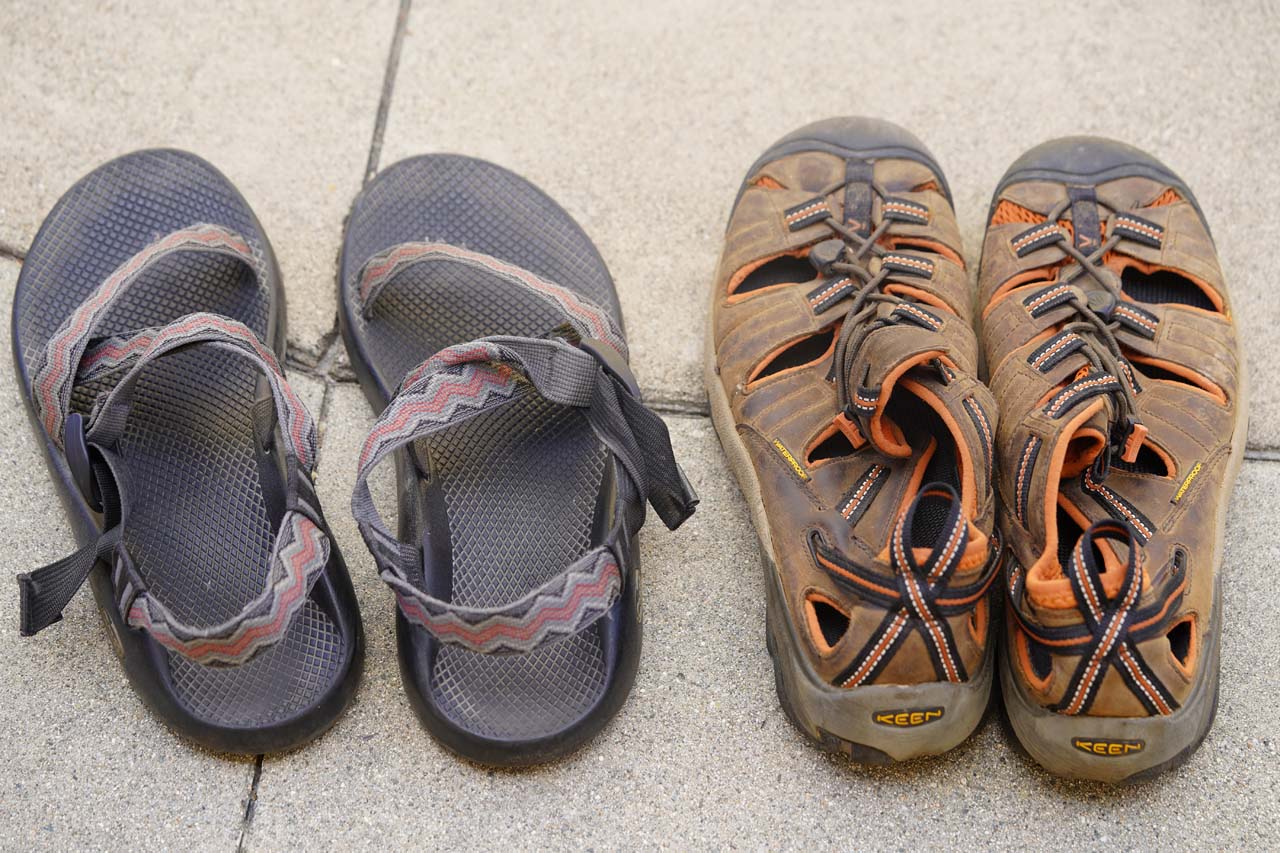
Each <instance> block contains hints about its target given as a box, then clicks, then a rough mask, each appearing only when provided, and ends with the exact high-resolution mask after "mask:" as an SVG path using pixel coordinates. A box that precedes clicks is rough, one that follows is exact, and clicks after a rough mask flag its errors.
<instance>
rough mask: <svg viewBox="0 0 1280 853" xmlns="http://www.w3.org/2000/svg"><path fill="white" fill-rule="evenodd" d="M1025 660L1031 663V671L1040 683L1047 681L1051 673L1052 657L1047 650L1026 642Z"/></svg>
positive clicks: (1035, 643) (1036, 644)
mask: <svg viewBox="0 0 1280 853" xmlns="http://www.w3.org/2000/svg"><path fill="white" fill-rule="evenodd" d="M1025 642H1026V643H1027V658H1028V660H1029V661H1030V663H1031V671H1032V672H1033V673H1034V674H1035V676H1036V678H1038V679H1040V680H1041V681H1048V680H1049V676H1050V675H1051V674H1052V673H1053V656H1052V655H1051V654H1049V650H1048V649H1046V648H1045V647H1044V646H1042V645H1040V644H1039V643H1037V642H1034V641H1031V640H1027V641H1025Z"/></svg>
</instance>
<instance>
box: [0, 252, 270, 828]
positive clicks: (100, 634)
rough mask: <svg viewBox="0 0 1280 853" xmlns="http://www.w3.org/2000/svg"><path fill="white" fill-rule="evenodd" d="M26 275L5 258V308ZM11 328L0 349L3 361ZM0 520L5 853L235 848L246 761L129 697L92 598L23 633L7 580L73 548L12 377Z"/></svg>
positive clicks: (0, 407) (2, 443) (0, 465)
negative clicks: (172, 726) (205, 746)
mask: <svg viewBox="0 0 1280 853" xmlns="http://www.w3.org/2000/svg"><path fill="white" fill-rule="evenodd" d="M17 278H18V265H17V264H16V263H14V262H12V261H8V260H0V294H2V297H0V298H2V299H3V304H5V305H8V304H10V303H11V302H12V300H13V287H14V284H15V282H16V281H17ZM9 347H10V339H9V324H8V323H4V324H0V350H2V351H3V352H4V353H6V354H7V353H8V352H9ZM0 401H2V402H0V511H2V512H3V515H4V519H5V525H4V529H5V541H6V548H7V551H8V556H7V558H6V560H5V563H4V565H5V573H4V577H0V682H2V683H4V684H7V685H9V687H8V689H6V691H5V698H4V701H2V702H0V743H3V746H4V760H3V761H2V762H0V823H3V829H0V849H11V850H18V849H23V850H34V849H61V850H66V849H70V848H79V849H108V848H111V849H130V848H143V847H150V846H153V845H154V844H155V843H156V842H157V841H158V840H163V842H164V845H163V846H166V847H174V848H187V849H192V850H229V849H231V848H232V847H233V846H234V845H235V844H236V842H237V839H238V838H239V834H240V825H241V822H242V816H243V814H244V808H245V803H244V799H245V797H246V795H247V794H248V791H249V784H250V780H251V778H252V775H253V764H252V762H250V761H233V760H229V759H226V758H224V757H222V756H218V755H214V754H212V753H208V752H205V751H203V750H200V749H195V748H193V747H191V746H189V745H188V744H186V743H184V742H182V741H179V740H178V738H176V737H175V736H174V735H172V734H170V733H169V731H168V730H167V729H165V728H164V726H162V725H161V724H160V722H159V721H158V720H156V719H155V718H154V717H152V716H151V715H150V714H149V713H148V712H147V710H146V709H145V708H144V707H143V706H142V703H141V701H139V699H138V698H137V696H135V695H134V693H133V691H132V690H131V689H130V687H129V684H128V681H127V680H126V679H125V676H124V670H123V669H122V668H121V667H120V665H119V663H118V662H117V661H116V659H115V655H114V654H112V652H111V641H110V639H109V637H108V635H107V632H106V630H105V628H104V627H103V624H102V620H101V617H99V615H98V610H97V607H96V606H95V605H94V603H93V595H92V594H91V593H90V592H89V590H88V589H85V590H82V591H81V593H80V595H78V596H77V597H76V598H75V599H74V601H72V603H71V606H70V607H69V608H67V611H66V613H65V614H64V618H63V621H62V622H61V623H60V624H58V625H55V626H53V627H51V628H49V629H48V630H47V631H46V632H45V633H42V634H41V635H40V636H38V637H34V638H28V639H23V638H21V637H19V636H18V620H17V613H18V586H17V584H15V583H14V582H13V578H12V575H13V574H15V573H17V572H22V571H30V570H32V569H35V568H39V567H40V566H42V565H44V564H46V563H50V562H53V561H54V560H57V559H60V558H62V557H65V556H66V555H67V554H68V553H70V552H71V551H73V550H74V549H75V547H76V545H75V539H74V538H73V536H72V534H71V529H70V526H69V525H68V524H67V523H66V521H65V520H64V516H63V510H62V504H61V502H60V501H59V499H58V496H57V494H56V493H55V492H54V489H53V484H52V483H51V482H50V481H49V478H48V475H47V474H46V473H45V467H44V453H43V450H42V449H41V448H40V447H39V446H38V443H37V441H36V439H35V435H34V433H33V432H32V429H31V425H30V424H29V423H28V422H27V415H26V410H25V408H24V406H23V403H22V398H21V396H20V394H19V391H18V387H17V380H16V379H15V377H14V375H13V372H12V371H11V370H8V369H7V368H6V369H4V370H0Z"/></svg>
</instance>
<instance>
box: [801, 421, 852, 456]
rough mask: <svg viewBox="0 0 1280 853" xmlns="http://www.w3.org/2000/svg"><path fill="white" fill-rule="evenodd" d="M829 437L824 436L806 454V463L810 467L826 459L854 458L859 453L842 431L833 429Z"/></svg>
mask: <svg viewBox="0 0 1280 853" xmlns="http://www.w3.org/2000/svg"><path fill="white" fill-rule="evenodd" d="M829 433H830V434H829V435H825V436H823V437H822V438H821V439H819V440H818V441H817V442H816V443H815V444H814V445H813V446H812V447H810V448H809V452H808V453H807V454H805V461H806V462H808V463H809V464H810V465H814V464H816V463H818V462H822V461H824V460H826V459H839V458H840V457H841V456H852V455H853V454H854V453H856V452H857V449H856V448H855V447H854V446H853V443H852V442H851V441H849V439H848V437H847V436H846V435H845V434H844V433H843V432H841V431H840V430H838V429H836V428H834V427H832V428H831V430H829Z"/></svg>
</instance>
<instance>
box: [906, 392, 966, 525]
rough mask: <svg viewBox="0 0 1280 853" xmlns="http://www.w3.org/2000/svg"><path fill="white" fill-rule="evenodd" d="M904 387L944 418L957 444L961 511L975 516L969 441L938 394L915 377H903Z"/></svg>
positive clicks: (943, 420)
mask: <svg viewBox="0 0 1280 853" xmlns="http://www.w3.org/2000/svg"><path fill="white" fill-rule="evenodd" d="M902 387H903V388H906V389H907V390H908V391H910V392H911V393H912V394H915V395H916V396H917V397H919V398H920V399H921V400H924V401H925V402H926V403H928V404H929V406H930V408H932V409H933V410H934V412H935V413H936V414H937V415H938V417H939V418H941V419H942V422H943V423H944V424H946V426H947V429H948V430H950V432H951V438H952V440H953V441H954V442H955V445H956V456H957V459H958V461H959V463H960V511H961V513H963V515H964V517H965V518H966V519H970V518H973V517H974V515H975V513H976V512H977V504H978V497H977V495H978V484H977V480H976V479H975V475H974V470H973V467H974V466H973V455H972V454H971V453H970V452H969V443H968V442H967V441H965V440H964V432H963V431H962V430H961V429H960V424H959V423H957V422H956V419H955V417H954V416H953V415H952V414H951V412H950V410H948V409H947V407H946V406H945V405H944V404H943V402H942V400H941V399H940V398H939V397H938V395H937V394H935V393H933V392H932V391H930V390H929V389H928V388H926V387H925V386H923V385H921V384H920V383H919V382H917V381H916V380H914V379H903V380H902Z"/></svg>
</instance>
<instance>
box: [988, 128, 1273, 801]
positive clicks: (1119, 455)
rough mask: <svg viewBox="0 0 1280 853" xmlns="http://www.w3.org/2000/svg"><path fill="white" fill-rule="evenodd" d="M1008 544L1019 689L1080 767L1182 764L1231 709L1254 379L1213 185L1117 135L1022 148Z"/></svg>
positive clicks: (1002, 444)
mask: <svg viewBox="0 0 1280 853" xmlns="http://www.w3.org/2000/svg"><path fill="white" fill-rule="evenodd" d="M980 281H981V291H982V299H983V304H984V305H985V309H984V313H983V338H984V344H985V348H986V359H987V365H988V367H989V369H990V371H991V389H992V391H993V392H994V393H995V397H996V400H998V401H999V404H1000V410H1001V413H1002V416H1001V422H1000V428H999V441H998V442H997V447H999V449H1000V464H999V466H998V467H999V470H1000V479H999V488H1000V491H1001V495H1002V497H1003V509H1002V512H1001V514H1000V515H1001V527H1002V529H1003V530H1004V532H1005V538H1006V541H1007V543H1008V548H1009V550H1010V557H1009V559H1008V560H1007V567H1006V572H1005V580H1006V582H1007V584H1008V593H1009V608H1008V617H1007V620H1006V621H1007V625H1008V642H1007V643H1006V644H1005V654H1004V656H1003V665H1002V667H1001V676H1002V685H1003V689H1004V697H1005V706H1006V708H1007V710H1008V714H1009V719H1010V721H1011V723H1012V724H1013V728H1014V730H1015V731H1016V732H1017V735H1018V738H1019V740H1021V742H1022V744H1023V745H1024V746H1025V747H1026V749H1027V750H1028V752H1030V753H1031V755H1032V756H1033V757H1034V758H1035V759H1036V761H1038V762H1040V764H1042V765H1044V766H1045V767H1046V768H1048V769H1049V770H1051V771H1053V772H1054V773H1057V774H1059V775H1062V776H1068V777H1076V778H1088V779H1100V780H1105V781H1111V782H1116V781H1121V780H1125V779H1133V778H1135V777H1137V776H1140V775H1147V774H1152V773H1155V772H1157V771H1159V770H1161V769H1163V768H1165V767H1170V766H1174V765H1177V764H1180V763H1181V762H1182V761H1184V760H1185V759H1186V758H1187V756H1189V755H1190V754H1191V752H1193V751H1194V750H1195V748H1196V747H1197V746H1199V744H1200V742H1201V741H1202V740H1203V739H1204V737H1205V735H1206V733H1207V732H1208V731H1209V727H1210V725H1211V724H1212V722H1213V715H1214V710H1215V708H1216V706H1217V695H1218V649H1219V636H1220V632H1221V626H1222V614H1221V608H1220V604H1219V601H1220V598H1219V582H1218V569H1219V566H1220V564H1221V562H1222V544H1223V533H1224V526H1225V520H1226V511H1227V503H1228V498H1229V496H1230V491H1231V488H1232V486H1233V485H1234V483H1235V478H1236V472H1237V471H1238V469H1239V467H1240V460H1241V457H1242V455H1243V452H1244V446H1245V436H1246V421H1247V406H1248V403H1247V391H1246V385H1245V381H1244V373H1243V368H1244V364H1243V361H1242V359H1241V358H1240V355H1239V351H1238V347H1237V340H1236V331H1235V327H1234V324H1233V322H1232V319H1231V311H1230V306H1229V303H1228V299H1227V290H1226V285H1225V283H1224V281H1223V278H1222V271H1221V270H1220V269H1219V267H1218V261H1217V258H1216V255H1215V252H1214V247H1213V240H1212V238H1211V237H1210V234H1209V228H1208V226H1207V225H1206V224H1205V221H1204V217H1203V215H1202V214H1201V213H1200V209H1199V207H1198V205H1197V204H1196V200H1195V197H1194V196H1193V195H1192V194H1191V191H1190V190H1189V189H1187V187H1186V185H1185V184H1184V183H1183V182H1182V181H1181V180H1180V179H1179V178H1178V177H1177V176H1176V175H1174V174H1173V173H1172V172H1171V171H1169V169H1168V168H1167V167H1166V166H1164V165H1163V164H1161V163H1160V162H1159V161H1157V160H1156V159H1154V158H1153V157H1151V156H1150V155H1148V154H1145V153H1143V152H1141V151H1139V150H1137V149H1135V148H1131V147H1129V146H1127V145H1122V144H1120V143H1118V142H1112V141H1110V140H1105V139H1095V138H1087V137H1076V138H1070V139H1059V140H1055V141H1053V142H1048V143H1045V144H1044V145H1041V146H1039V147H1038V148H1035V149H1032V150H1031V151H1030V152H1028V153H1027V154H1025V155H1023V157H1022V158H1021V159H1019V160H1018V161H1017V162H1016V163H1015V164H1014V165H1013V167H1012V168H1011V169H1010V170H1009V172H1007V173H1006V174H1005V176H1004V178H1003V179H1002V180H1001V182H1000V185H999V187H998V189H997V190H996V192H995V196H994V198H993V200H992V204H991V212H990V226H989V228H988V230H987V236H986V243H985V245H984V247H983V258H982V270H981V275H980Z"/></svg>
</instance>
